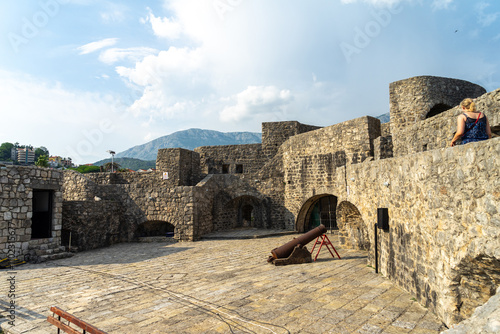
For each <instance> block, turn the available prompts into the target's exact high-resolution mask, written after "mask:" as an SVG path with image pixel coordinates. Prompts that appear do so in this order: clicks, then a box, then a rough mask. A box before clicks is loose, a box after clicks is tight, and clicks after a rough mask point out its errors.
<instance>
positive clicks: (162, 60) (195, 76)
mask: <svg viewBox="0 0 500 334" xmlns="http://www.w3.org/2000/svg"><path fill="white" fill-rule="evenodd" d="M205 66H206V64H205V59H204V56H203V54H202V52H201V50H200V49H194V50H192V49H189V48H176V47H170V48H169V49H168V50H167V51H160V52H159V53H158V55H157V56H154V55H151V56H147V57H145V58H144V59H143V60H142V61H141V62H138V63H136V66H135V68H127V67H123V66H118V67H117V68H116V71H117V73H118V74H119V75H121V76H122V77H124V78H127V79H128V80H130V82H132V83H134V84H136V85H139V86H144V87H146V86H155V87H157V88H161V87H160V86H162V85H165V86H166V87H167V88H170V89H171V90H177V91H178V90H179V88H181V87H179V86H178V85H179V84H180V85H182V88H189V87H191V88H193V87H194V86H196V84H197V83H198V82H199V81H200V80H201V78H200V75H201V73H200V72H198V70H202V69H203V68H204V67H205ZM181 91H182V89H181Z"/></svg>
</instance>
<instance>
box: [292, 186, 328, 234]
mask: <svg viewBox="0 0 500 334" xmlns="http://www.w3.org/2000/svg"><path fill="white" fill-rule="evenodd" d="M336 208H337V196H333V195H330V194H322V195H317V196H313V197H311V198H310V199H308V200H307V201H306V202H305V203H304V204H303V205H302V208H301V209H300V212H299V214H298V216H297V223H296V226H295V228H296V230H297V231H298V232H301V233H304V232H307V231H309V230H312V229H313V228H315V227H317V226H318V225H319V224H323V225H325V226H326V228H327V229H329V230H332V229H334V230H335V229H337V216H336Z"/></svg>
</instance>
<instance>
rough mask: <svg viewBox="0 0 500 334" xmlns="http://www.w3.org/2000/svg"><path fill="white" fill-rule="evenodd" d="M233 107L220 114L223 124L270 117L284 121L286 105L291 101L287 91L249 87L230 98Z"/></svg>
mask: <svg viewBox="0 0 500 334" xmlns="http://www.w3.org/2000/svg"><path fill="white" fill-rule="evenodd" d="M232 99H233V100H235V101H236V104H235V105H232V106H229V107H226V108H224V110H222V111H221V112H220V119H221V121H223V122H228V121H241V120H246V119H249V118H254V117H258V118H260V119H262V118H266V115H267V117H268V116H269V115H271V116H272V117H273V118H274V117H276V118H279V119H286V111H287V105H288V104H289V103H290V101H291V100H292V99H293V98H292V94H291V92H290V91H289V90H284V89H283V90H280V89H278V88H277V87H275V86H266V87H262V86H259V87H258V86H249V87H248V88H247V89H245V90H244V91H243V92H241V93H239V94H237V95H236V96H234V97H233V98H232Z"/></svg>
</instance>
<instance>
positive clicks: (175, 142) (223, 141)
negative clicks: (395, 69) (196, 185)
mask: <svg viewBox="0 0 500 334" xmlns="http://www.w3.org/2000/svg"><path fill="white" fill-rule="evenodd" d="M377 118H378V119H380V121H381V122H382V123H387V122H389V120H390V117H389V113H386V114H383V115H380V116H378V117H377ZM261 142H262V134H261V133H258V132H219V131H214V130H203V129H189V130H183V131H177V132H174V133H172V134H170V135H166V136H163V137H160V138H157V139H155V140H152V141H150V142H148V143H146V144H142V145H137V146H134V147H132V148H129V149H127V150H125V151H123V152H120V153H117V154H116V155H115V158H135V159H140V160H147V164H146V165H148V166H149V165H151V161H155V160H156V154H157V152H158V150H159V149H161V148H175V147H180V148H185V149H187V150H193V149H195V148H196V147H200V146H218V145H241V144H256V143H261ZM108 160H109V159H106V160H102V161H99V162H97V163H95V165H102V164H104V163H105V162H108ZM117 161H118V159H117ZM128 162H132V161H128ZM128 162H126V161H124V160H122V167H126V168H131V169H135V168H134V167H136V166H138V164H137V161H134V162H132V166H133V167H129V166H128V165H129V164H128ZM141 166H142V165H141ZM139 168H144V167H139Z"/></svg>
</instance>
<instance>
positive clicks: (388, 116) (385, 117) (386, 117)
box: [375, 113, 391, 123]
mask: <svg viewBox="0 0 500 334" xmlns="http://www.w3.org/2000/svg"><path fill="white" fill-rule="evenodd" d="M375 118H378V119H379V120H380V123H389V122H390V121H391V113H387V114H383V115H380V116H377V117H375Z"/></svg>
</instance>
